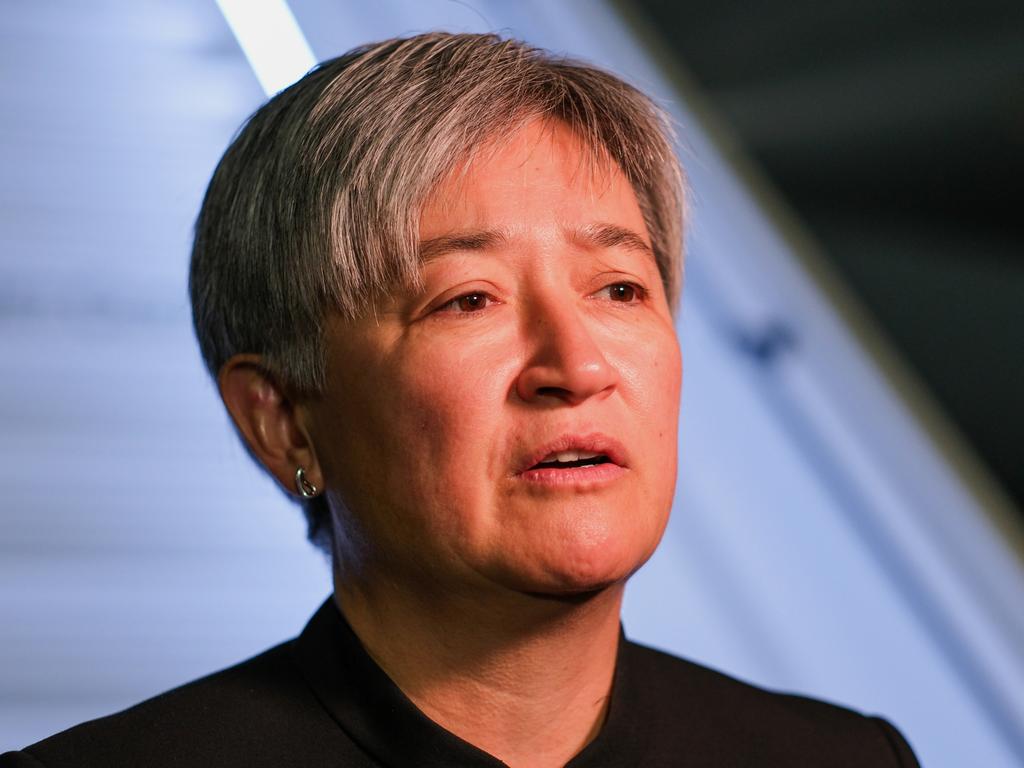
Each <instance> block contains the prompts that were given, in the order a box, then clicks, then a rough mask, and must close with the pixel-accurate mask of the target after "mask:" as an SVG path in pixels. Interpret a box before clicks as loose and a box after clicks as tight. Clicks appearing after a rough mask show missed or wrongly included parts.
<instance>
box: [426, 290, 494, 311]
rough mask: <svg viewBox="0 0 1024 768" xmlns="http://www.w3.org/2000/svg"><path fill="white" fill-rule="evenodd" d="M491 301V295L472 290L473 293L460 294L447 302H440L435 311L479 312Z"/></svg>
mask: <svg viewBox="0 0 1024 768" xmlns="http://www.w3.org/2000/svg"><path fill="white" fill-rule="evenodd" d="M492 301H493V300H492V299H491V297H490V296H488V295H487V294H486V293H482V292H480V291H474V292H473V293H464V294H462V295H461V296H456V297H455V298H454V299H452V300H451V301H449V302H448V303H447V304H442V305H441V306H440V307H438V308H437V311H438V312H455V313H458V314H463V313H470V312H479V311H480V310H482V309H487V307H488V306H489V305H490V304H491V302H492Z"/></svg>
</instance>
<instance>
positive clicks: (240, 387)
mask: <svg viewBox="0 0 1024 768" xmlns="http://www.w3.org/2000/svg"><path fill="white" fill-rule="evenodd" d="M217 384H218V387H219V389H220V396H221V399H222V400H223V401H224V405H225V407H226V408H227V409H228V413H229V414H230V415H231V418H232V420H233V421H234V422H235V426H236V427H237V428H238V431H239V432H240V433H241V435H242V438H243V439H244V440H245V442H246V444H247V445H248V446H249V449H250V450H251V452H252V453H253V455H255V456H256V458H257V459H258V460H259V461H260V463H261V464H263V466H264V467H266V468H267V470H268V471H269V472H270V473H271V474H272V475H273V476H274V477H275V478H276V479H277V481H278V482H279V483H280V484H281V485H282V487H284V488H285V489H286V490H288V491H289V492H290V493H301V491H300V490H299V488H298V487H297V485H296V471H297V469H298V468H300V467H301V468H302V472H303V477H304V478H305V480H306V482H307V483H308V484H309V485H310V486H311V487H315V488H322V487H323V481H322V478H321V472H320V466H319V463H318V462H317V460H316V451H315V450H314V447H313V444H312V442H311V440H310V438H309V435H308V434H307V432H306V430H305V429H304V428H303V426H302V424H301V423H300V420H299V415H298V409H297V407H296V403H294V402H293V401H292V400H291V399H290V398H289V396H288V394H287V392H286V391H285V389H284V387H282V386H281V385H280V384H279V382H278V381H277V380H276V379H275V377H274V376H273V375H272V374H271V373H270V371H268V370H267V367H266V365H265V364H264V362H263V360H262V358H260V357H259V356H258V355H235V356H234V357H232V358H231V359H230V360H228V361H227V362H226V363H225V364H224V365H223V366H222V367H221V369H220V374H219V375H218V376H217Z"/></svg>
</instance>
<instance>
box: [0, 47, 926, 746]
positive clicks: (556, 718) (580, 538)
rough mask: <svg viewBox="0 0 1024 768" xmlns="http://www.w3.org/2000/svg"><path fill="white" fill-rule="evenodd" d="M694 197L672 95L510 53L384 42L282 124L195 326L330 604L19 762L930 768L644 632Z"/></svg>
mask: <svg viewBox="0 0 1024 768" xmlns="http://www.w3.org/2000/svg"><path fill="white" fill-rule="evenodd" d="M682 198H683V195H682V183H681V174H680V171H679V169H678V165H677V162H676V160H675V158H674V156H673V153H672V150H671V145H670V142H669V138H668V134H667V130H666V126H665V122H664V120H663V118H662V116H661V114H660V113H659V112H658V110H657V109H656V108H655V107H654V106H653V105H652V104H651V102H650V101H649V100H648V99H647V98H646V97H644V96H643V95H642V94H640V93H639V92H637V91H636V90H634V89H633V88H631V87H630V86H628V85H626V84H625V83H622V82H621V81H619V80H617V79H616V78H614V77H612V76H610V75H608V74H606V73H603V72H600V71H598V70H595V69H593V68H590V67H587V66H583V65H580V64H576V63H572V62H568V61H565V60H561V59H556V58H554V57H552V56H550V55H548V54H546V53H544V52H541V51H538V50H536V49H532V48H529V47H528V46H526V45H524V44H522V43H520V42H517V41H510V40H501V39H498V38H496V37H492V36H475V35H448V34H429V35H422V36H418V37H413V38H409V39H401V40H391V41H386V42H384V43H380V44H377V45H371V46H367V47H365V48H361V49H357V50H355V51H352V52H350V53H349V54H346V55H345V56H342V57H340V58H339V59H335V60H332V61H329V62H326V63H325V64H323V65H322V66H320V67H319V68H317V69H316V70H314V71H313V72H312V73H310V74H309V75H308V76H307V77H306V78H304V79H303V80H302V81H300V82H299V83H297V84H296V85H294V86H292V87H291V88H289V89H287V90H286V91H284V92H283V93H281V94H279V95H278V96H276V97H275V98H273V99H272V100H271V101H270V102H269V103H268V104H266V105H265V106H264V107H263V108H262V109H260V110H259V111H258V112H257V113H256V114H255V115H254V116H253V117H252V118H251V119H250V121H249V122H248V123H247V125H246V126H245V127H244V128H243V130H242V131H241V133H240V134H239V136H238V137H237V138H236V140H235V141H234V143H233V144H232V146H231V147H230V148H229V150H228V151H227V153H226V154H225V156H224V158H223V159H222V161H221V163H220V165H219V166H218V169H217V171H216V173H215V174H214V177H213V180H212V181H211V184H210V188H209V190H208V192H207V196H206V199H205V201H204V204H203V208H202V211H201V213H200V216H199V220H198V223H197V230H196V241H195V248H194V252H193V261H192V276H191V291H192V302H193V311H194V318H195V326H196V332H197V336H198V338H199V343H200V347H201V349H202V352H203V356H204V358H205V360H206V363H207V365H208V367H209V369H210V371H211V374H212V375H213V376H214V377H215V378H216V379H217V382H218V385H219V388H220V392H221V395H222V398H223V400H224V403H225V405H226V407H227V409H228V411H229V412H230V414H231V416H232V419H233V420H234V423H235V425H236V427H237V428H238V431H239V433H240V434H241V436H242V438H243V439H244V441H245V443H246V445H247V446H248V448H249V449H250V451H251V453H252V454H253V456H254V457H255V458H256V459H257V460H258V461H259V462H260V464H261V465H262V466H263V467H264V468H265V469H266V470H267V471H268V472H269V473H270V474H271V475H272V476H273V477H275V478H276V479H277V481H278V482H279V483H280V484H281V486H282V487H284V488H285V489H287V490H289V492H291V493H293V494H294V495H295V497H296V498H297V499H298V500H300V503H302V504H303V505H304V508H305V511H306V514H307V517H308V520H309V524H310V536H311V538H312V539H313V540H314V541H316V542H317V543H318V544H320V545H321V546H323V547H324V548H325V549H326V550H327V551H329V552H330V554H331V557H332V563H333V574H334V593H333V596H332V598H331V599H330V600H328V601H327V602H326V603H325V604H324V606H323V607H322V608H321V609H320V611H319V612H318V613H317V614H316V615H315V616H314V617H313V619H312V620H311V621H310V623H309V625H308V626H307V628H306V629H305V631H304V632H303V633H302V635H301V636H300V637H299V638H297V639H296V640H293V641H290V642H288V643H284V644H282V645H281V646H278V647H276V648H274V649H271V650H270V651H268V652H266V653H265V654H262V655H261V656H259V657H256V658H255V659H251V660H249V661H247V662H244V663H243V664H241V665H239V666H237V667H234V668H232V669H230V670H226V671H224V672H221V673H218V674H215V675H213V676H211V677H209V678H205V679H204V680H201V681H197V682H195V683H191V684H189V685H186V686H184V687H182V688H179V689H176V690H175V691H172V692H169V693H167V694H164V695H162V696H160V697H157V698H155V699H153V700H150V701H148V702H144V703H143V704H140V705H138V706H137V707H134V708H132V709H130V710H127V711H126V712H123V713H120V714H118V715H114V716H111V717H109V718H105V719H103V720H99V721H94V722H92V723H87V724H85V725H82V726H79V727H77V728H74V729H71V730H70V731H66V732H65V733H63V734H59V735H57V736H55V737H52V738H51V739H47V740H45V741H43V742H40V743H39V744H37V745H34V746H32V747H29V748H27V749H26V750H24V751H22V752H20V753H9V754H8V755H6V756H4V757H3V758H0V765H3V766H8V765H9V766H19V765H47V766H59V765H77V766H82V765H105V766H110V765H136V764H138V765H175V766H182V765H235V764H237V765H246V766H253V765H264V764H266V765H275V766H279V765H291V764H295V765H300V764H301V765H353V766H368V765H416V766H422V765H438V766H441V765H444V766H451V765H481V766H486V765H500V764H502V763H505V764H508V765H514V766H515V765H524V766H525V765H528V766H548V765H564V764H567V763H568V764H571V765H574V766H584V765H680V764H686V765H716V766H723V765H751V764H756V765H798V764H799V765H806V764H813V765H837V766H840V765H850V766H853V765H857V766H863V765H894V766H895V765H915V764H916V762H915V761H914V758H913V755H912V754H911V752H910V749H909V747H908V746H907V745H906V742H905V741H904V740H903V739H902V737H901V736H900V735H899V734H898V732H897V731H896V730H895V729H894V728H893V727H892V726H890V725H889V724H887V723H886V722H884V721H882V720H878V719H871V718H864V717H862V716H860V715H857V714H855V713H852V712H849V711H847V710H844V709H841V708H838V707H833V706H831V705H827V704H824V703H821V702H815V701H811V700H809V699H803V698H799V697H793V696H783V695H779V694H771V693H768V692H765V691H761V690H759V689H756V688H753V687H750V686H747V685H745V684H742V683H739V682H737V681H735V680H732V679H730V678H728V677H726V676H724V675H720V674H718V673H715V672H712V671H710V670H706V669H703V668H701V667H698V666H696V665H693V664H690V663H688V662H685V661H682V660H679V659H675V658H672V657H670V656H667V655H665V654H661V653H658V652H655V651H651V650H649V649H644V648H642V647H640V646H637V645H634V644H632V643H629V642H628V641H626V640H625V638H624V637H623V635H622V633H621V630H620V627H619V609H620V605H621V600H622V593H623V588H624V585H625V583H626V580H627V579H628V578H629V576H630V575H631V574H632V573H633V572H635V571H636V570H637V569H638V568H639V567H640V566H641V565H642V564H643V563H644V562H645V561H646V560H647V558H648V557H649V556H650V555H651V553H652V552H653V551H654V548H655V547H656V546H657V543H658V541H659V539H660V537H661V534H662V531H663V530H664V527H665V524H666V522H667V519H668V513H669V509H670V506H671V501H672V497H673V489H674V482H675V477H676V427H677V416H678V404H679V391H680V383H681V375H682V365H681V358H680V354H679V347H678V343H677V339H676V335H675V331H674V324H673V310H674V307H675V305H676V301H677V298H678V293H679V285H680V272H681V240H682V238H681V226H680V225H681V221H682Z"/></svg>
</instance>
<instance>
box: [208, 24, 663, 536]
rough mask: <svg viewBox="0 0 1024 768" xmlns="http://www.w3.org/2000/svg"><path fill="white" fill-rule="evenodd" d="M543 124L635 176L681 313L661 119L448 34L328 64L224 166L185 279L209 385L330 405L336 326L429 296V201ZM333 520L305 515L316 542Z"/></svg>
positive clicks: (580, 72) (489, 43)
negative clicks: (464, 171)
mask: <svg viewBox="0 0 1024 768" xmlns="http://www.w3.org/2000/svg"><path fill="white" fill-rule="evenodd" d="M535 118H541V119H546V120H551V121H553V122H559V123H563V124H565V125H566V126H568V127H569V128H570V129H571V130H572V131H573V132H574V133H575V134H576V136H577V137H578V138H579V139H580V141H581V143H582V144H583V145H584V146H585V147H587V148H588V149H589V150H590V152H591V154H592V155H593V157H594V159H595V160H596V161H598V162H600V161H607V160H609V159H610V160H612V161H614V162H615V163H616V164H617V165H618V166H619V168H620V169H621V170H622V172H623V173H624V175H625V176H626V178H627V179H628V180H629V181H630V183H631V185H632V186H633V189H634V191H635V193H636V196H637V200H638V202H639V204H640V208H641V211H642V213H643V216H644V219H645V222H646V224H647V229H648V232H649V234H650V236H651V241H652V246H653V250H654V254H655V257H656V259H657V264H658V268H659V270H660V274H661V279H662V281H663V283H664V286H665V291H666V294H667V296H668V298H669V302H670V306H672V307H673V308H674V307H675V305H676V302H677V299H678V296H679V291H680V283H681V280H682V275H681V272H682V206H683V177H682V171H681V169H680V167H679V163H678V161H677V159H676V156H675V153H674V151H673V148H672V132H671V128H670V125H669V121H668V119H667V118H666V116H665V113H664V112H663V111H662V110H661V109H660V108H658V106H657V105H655V104H654V103H653V102H652V101H651V100H650V99H649V98H648V97H647V96H645V95H644V94H643V93H641V92H640V91H639V90H637V89H636V88H634V87H632V86H631V85H629V84H627V83H625V82H623V81H622V80H620V79H619V78H617V77H615V76H614V75H611V74H609V73H607V72H604V71H602V70H600V69H597V68H595V67H592V66H589V65H586V64H583V63H580V62H577V61H573V60H570V59H567V58H564V57H559V56H555V55H552V54H550V53H548V52H546V51H543V50H540V49H537V48H534V47H531V46H529V45H527V44H525V43H523V42H521V41H518V40H509V39H502V38H500V37H498V36H496V35H474V34H448V33H442V32H434V33H428V34H423V35H417V36H414V37H409V38H395V39H392V40H385V41H383V42H380V43H374V44H371V45H366V46H362V47H359V48H355V49H353V50H351V51H349V52H348V53H346V54H344V55H342V56H339V57H338V58H335V59H331V60H329V61H325V62H323V63H322V64H320V65H319V66H317V67H316V68H314V69H313V70H312V71H310V72H309V74H307V75H306V76H305V77H303V78H302V79H301V80H299V81H298V82H297V83H295V84H294V85H292V86H291V87H289V88H287V89H285V90H284V91H282V92H281V93H279V94H277V95H276V96H274V97H273V98H272V99H270V100H269V101H268V102H267V103H266V104H264V105H263V106H262V107H260V109H258V110H257V111H256V112H255V113H254V114H253V115H252V116H251V117H250V118H249V120H248V121H247V122H246V123H245V125H244V126H243V127H242V128H241V130H240V131H239V132H238V134H237V136H236V137H235V139H234V141H233V142H232V143H231V146H230V147H229V148H228V150H227V151H226V152H225V153H224V157H223V158H222V159H221V161H220V163H219V164H218V166H217V169H216V171H215V172H214V174H213V178H212V180H211V181H210V185H209V188H208V189H207V191H206V196H205V199H204V200H203V204H202V208H201V210H200V212H199V217H198V219H197V221H196V234H195V243H194V246H193V250H192V265H191V273H190V277H189V290H190V293H191V298H192V312H193V322H194V324H195V331H196V336H197V337H198V340H199V346H200V349H201V351H202V355H203V358H204V360H205V362H206V366H207V368H208V369H209V371H210V373H211V375H213V376H214V377H216V376H217V375H218V372H219V371H220V369H221V367H222V366H223V365H224V363H226V362H227V361H228V360H229V359H230V358H231V357H232V356H234V355H236V354H240V353H253V354H258V355H260V356H262V358H263V360H264V362H265V365H266V368H267V371H268V372H269V373H270V374H271V375H273V376H274V377H276V378H277V379H278V380H279V381H280V382H281V383H282V384H283V385H284V386H286V387H287V388H288V390H289V391H290V392H291V393H292V394H293V395H298V396H306V395H316V394H318V393H320V392H321V391H322V389H323V387H324V384H325V377H326V360H325V357H324V355H323V348H324V344H323V334H324V327H325V320H326V319H327V318H328V316H329V315H330V313H340V314H341V315H342V316H345V317H350V318H354V317H357V316H359V315H360V314H361V313H363V312H365V311H367V310H368V309H369V308H370V307H371V306H372V304H373V302H374V301H375V300H376V299H377V298H379V297H380V296H381V295H383V294H386V293H388V292H391V291H394V290H395V288H396V287H397V286H401V285H407V284H412V285H415V284H416V283H417V281H418V275H419V259H418V242H417V232H418V227H419V215H420V210H421V208H422V206H423V203H424V202H425V200H426V198H427V197H428V196H429V194H430V192H431V191H432V190H433V189H435V188H436V187H437V186H438V184H439V183H440V182H441V181H442V180H443V179H445V178H446V177H447V176H448V175H450V174H451V173H452V172H453V171H454V169H455V168H456V167H457V166H458V164H459V163H461V162H463V161H464V160H465V159H466V158H467V157H468V156H469V155H471V154H472V153H473V152H474V151H476V150H477V149H479V148H480V147H481V146H483V145H484V144H485V143H486V142H487V141H488V140H489V139H491V138H493V137H494V136H497V135H500V134H503V133H507V132H511V131H514V130H515V129H516V128H517V127H519V126H521V125H522V124H524V123H525V122H527V121H529V120H531V119H535ZM323 507H325V505H320V504H314V505H312V506H307V509H306V511H307V517H308V518H309V521H310V537H311V538H314V540H315V539H316V535H317V533H318V531H320V530H321V528H322V526H323V524H324V522H325V520H324V519H323V515H324V509H323ZM317 510H319V512H318V511H317ZM321 543H323V542H321Z"/></svg>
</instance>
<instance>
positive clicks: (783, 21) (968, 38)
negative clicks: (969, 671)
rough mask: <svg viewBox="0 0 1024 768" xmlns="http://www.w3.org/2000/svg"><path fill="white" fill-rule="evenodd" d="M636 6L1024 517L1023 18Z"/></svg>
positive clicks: (692, 2)
mask: <svg viewBox="0 0 1024 768" xmlns="http://www.w3.org/2000/svg"><path fill="white" fill-rule="evenodd" d="M630 5H631V6H632V7H634V9H636V10H639V12H640V15H641V17H646V19H645V21H646V22H647V23H646V24H645V26H647V27H648V28H649V29H650V30H653V31H654V33H655V34H658V35H660V36H661V37H662V38H663V43H664V46H663V48H664V49H665V50H666V51H668V52H669V53H670V54H672V55H674V56H675V57H676V58H677V59H678V61H679V63H680V64H681V65H682V66H683V67H684V68H685V69H686V70H688V72H689V74H690V75H691V76H692V77H693V79H694V80H695V81H696V82H697V83H698V84H699V85H700V86H701V88H702V90H703V92H704V95H705V96H706V97H707V99H708V100H709V102H710V104H711V106H712V108H713V109H715V110H716V111H717V113H718V115H719V116H720V117H721V118H723V119H724V121H725V122H727V123H728V124H730V126H731V128H732V130H733V131H735V133H736V135H737V136H738V138H739V140H740V141H741V142H742V143H743V144H744V145H745V148H746V150H747V151H748V152H749V153H750V155H751V156H752V157H753V159H754V160H755V161H756V162H757V163H758V164H759V165H760V167H761V169H762V170H763V171H764V173H765V174H766V175H767V177H768V178H769V179H770V180H771V182H772V183H773V184H774V186H775V187H776V188H777V190H778V191H779V193H780V194H781V196H782V198H783V199H784V200H785V201H786V202H787V204H788V205H789V206H790V207H791V208H792V209H793V210H795V211H796V213H797V215H798V217H799V218H800V219H802V221H803V222H804V224H805V225H806V226H807V228H808V230H809V231H810V232H811V234H812V235H813V236H814V237H815V238H816V240H817V241H818V243H819V244H820V245H821V248H822V250H823V251H824V253H825V255H826V256H827V257H828V258H829V259H830V261H831V262H832V263H833V264H834V265H835V267H836V268H837V270H838V272H839V274H840V275H842V276H843V277H844V278H845V279H846V281H847V283H848V285H849V286H850V288H852V289H853V292H854V293H855V294H856V295H857V296H859V298H860V300H861V302H862V304H863V305H864V306H865V307H867V309H868V310H869V311H870V312H871V313H872V314H873V315H874V317H875V319H876V320H877V322H878V324H879V325H880V326H881V327H882V329H883V330H884V332H885V333H886V334H887V335H888V338H889V340H890V342H891V343H892V344H893V346H894V347H895V348H896V350H897V351H898V352H899V353H900V354H901V355H902V356H903V358H904V359H905V361H906V362H907V363H908V364H909V365H910V366H911V368H912V369H913V370H915V371H916V373H917V375H918V376H919V378H920V379H921V380H923V382H924V383H925V386H926V387H927V388H929V389H930V390H931V393H932V394H933V396H934V397H935V399H936V400H937V401H938V402H939V404H940V405H941V406H942V407H943V408H944V409H945V411H946V413H947V415H948V416H949V417H950V418H951V419H952V421H953V422H954V423H955V424H956V425H957V426H958V427H959V429H960V431H961V432H962V433H963V434H964V436H965V437H966V438H967V440H968V441H969V442H970V444H971V445H972V446H973V448H974V450H975V451H976V452H977V453H978V454H979V455H980V457H981V458H982V460H983V461H984V462H985V463H987V465H988V466H989V468H990V469H991V470H992V472H993V474H994V475H995V477H996V478H997V480H998V481H1000V482H1001V484H1002V485H1003V487H1004V489H1005V490H1006V491H1007V492H1008V493H1009V494H1010V496H1011V497H1012V498H1013V500H1014V501H1015V503H1016V505H1017V507H1018V510H1024V460H1022V458H1024V215H1022V213H1021V210H1020V208H1021V197H1022V195H1021V194H1020V187H1021V179H1022V178H1024V3H1022V2H1020V0H1008V1H1006V2H999V1H996V0H972V1H971V2H964V1H960V2H953V3H949V2H909V3H908V2H885V1H884V0H858V1H857V2H853V1H852V0H844V1H843V2H829V1H827V0H826V1H824V2H823V1H821V0H788V1H787V2H785V3H781V2H775V3H745V2H738V1H737V0H714V2H712V1H711V0H683V1H682V2H678V1H676V2H670V1H669V0H637V2H635V3H631V4H630Z"/></svg>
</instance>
